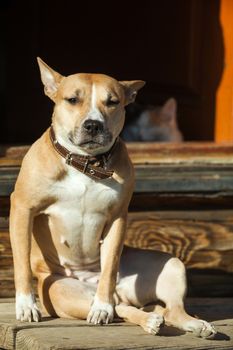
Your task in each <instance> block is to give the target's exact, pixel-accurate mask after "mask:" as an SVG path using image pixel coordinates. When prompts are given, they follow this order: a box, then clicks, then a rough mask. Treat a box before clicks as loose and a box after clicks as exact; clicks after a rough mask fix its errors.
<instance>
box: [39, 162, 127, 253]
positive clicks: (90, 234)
mask: <svg viewBox="0 0 233 350" xmlns="http://www.w3.org/2000/svg"><path fill="white" fill-rule="evenodd" d="M50 192H51V195H52V196H54V197H55V198H56V199H57V200H56V202H55V203H53V204H52V205H50V206H48V207H47V208H46V209H45V211H44V213H45V214H47V215H48V216H49V221H50V229H51V231H52V234H53V236H54V237H56V238H55V239H57V238H58V237H59V240H60V242H61V243H66V244H67V245H68V246H69V247H70V249H71V250H73V251H77V250H78V251H79V252H80V254H82V255H85V256H90V255H93V257H94V255H95V254H96V248H97V247H98V244H99V240H100V239H101V235H102V233H103V230H104V227H105V225H106V223H107V222H109V220H110V218H111V216H112V214H113V211H114V210H116V208H117V207H118V206H119V205H120V202H121V201H120V198H121V197H122V187H121V185H120V184H119V183H117V182H116V181H115V180H113V179H106V180H102V181H94V180H92V179H90V178H89V177H87V176H86V175H84V174H82V173H80V172H78V171H77V170H75V169H73V168H70V167H69V171H68V173H67V175H66V176H65V177H64V178H63V179H62V180H60V181H57V182H56V183H55V184H54V185H53V186H52V187H51V188H50Z"/></svg>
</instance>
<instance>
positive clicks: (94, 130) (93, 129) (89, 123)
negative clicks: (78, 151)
mask: <svg viewBox="0 0 233 350" xmlns="http://www.w3.org/2000/svg"><path fill="white" fill-rule="evenodd" d="M83 127H84V129H85V130H86V132H87V133H88V134H90V135H92V136H95V135H97V134H99V133H100V132H102V131H103V129H104V126H103V123H102V122H100V121H99V120H93V119H87V120H86V121H85V122H84V124H83Z"/></svg>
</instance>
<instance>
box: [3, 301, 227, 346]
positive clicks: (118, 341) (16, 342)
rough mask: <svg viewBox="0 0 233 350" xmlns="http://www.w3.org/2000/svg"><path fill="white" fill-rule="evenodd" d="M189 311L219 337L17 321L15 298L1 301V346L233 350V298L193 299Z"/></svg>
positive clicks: (115, 326)
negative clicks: (197, 336) (198, 336)
mask: <svg viewBox="0 0 233 350" xmlns="http://www.w3.org/2000/svg"><path fill="white" fill-rule="evenodd" d="M187 310H188V311H189V312H190V313H192V314H198V315H199V316H200V318H204V319H206V320H209V321H211V322H212V323H213V324H214V325H215V327H216V330H217V331H218V335H217V337H216V340H206V339H200V338H196V337H194V336H193V335H192V334H187V333H186V334H185V333H184V332H182V331H179V330H175V329H174V328H172V327H164V328H163V329H162V330H161V335H160V336H152V335H149V334H147V333H145V332H144V331H143V329H142V328H141V327H139V326H135V325H132V324H130V323H122V322H117V323H113V324H110V325H108V326H102V327H101V326H92V325H88V324H87V323H86V322H85V321H80V320H65V319H51V318H48V317H46V315H44V317H43V320H42V322H40V323H27V322H25V323H20V322H17V321H15V316H14V304H13V300H12V301H11V300H6V301H5V302H4V300H2V302H0V347H1V348H3V349H8V350H12V349H17V350H32V349H33V350H42V349H43V350H44V349H47V350H52V349H53V350H56V349H57V350H58V349H59V350H68V349H69V350H70V349H174V350H178V349H179V350H182V349H185V350H187V349H190V350H191V349H202V350H204V349H209V350H212V349H232V347H233V301H232V299H230V298H228V299H190V300H188V302H187Z"/></svg>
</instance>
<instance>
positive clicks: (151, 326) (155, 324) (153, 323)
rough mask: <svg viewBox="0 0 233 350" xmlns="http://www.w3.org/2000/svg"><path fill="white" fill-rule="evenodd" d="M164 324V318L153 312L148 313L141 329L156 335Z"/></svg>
mask: <svg viewBox="0 0 233 350" xmlns="http://www.w3.org/2000/svg"><path fill="white" fill-rule="evenodd" d="M163 324H164V318H163V317H162V316H160V315H158V314H156V313H155V312H151V313H149V315H148V317H147V319H146V320H145V321H144V322H142V323H141V326H142V328H143V329H144V331H146V332H147V333H150V334H152V335H156V334H158V333H159V330H160V328H161V326H163Z"/></svg>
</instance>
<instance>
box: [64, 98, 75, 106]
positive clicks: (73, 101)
mask: <svg viewBox="0 0 233 350" xmlns="http://www.w3.org/2000/svg"><path fill="white" fill-rule="evenodd" d="M65 100H66V101H67V102H69V103H70V104H71V105H75V104H76V103H78V98H77V97H70V98H66V99H65Z"/></svg>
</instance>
